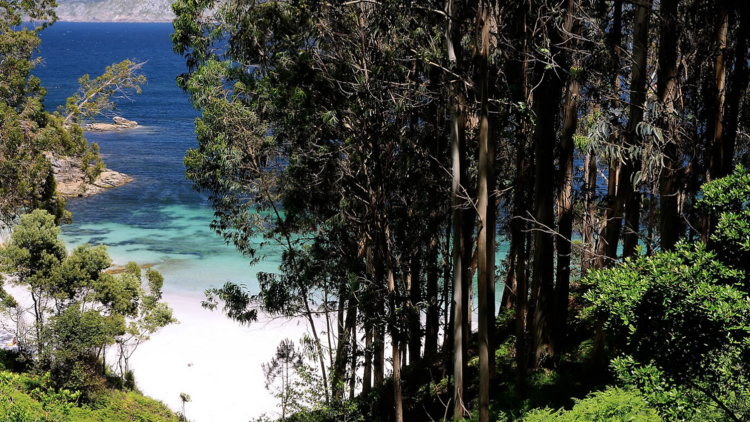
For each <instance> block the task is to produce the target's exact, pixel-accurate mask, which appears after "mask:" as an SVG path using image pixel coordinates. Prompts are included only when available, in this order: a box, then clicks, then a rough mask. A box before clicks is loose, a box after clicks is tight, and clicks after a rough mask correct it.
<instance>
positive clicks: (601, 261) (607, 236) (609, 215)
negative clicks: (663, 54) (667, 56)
mask: <svg viewBox="0 0 750 422" xmlns="http://www.w3.org/2000/svg"><path fill="white" fill-rule="evenodd" d="M612 13H613V17H612V18H613V19H612V29H611V30H610V37H611V54H612V60H613V63H612V69H613V76H612V88H613V92H612V94H611V95H612V109H615V110H616V109H618V108H619V107H620V105H619V104H620V102H619V97H620V71H619V69H620V44H621V42H622V3H621V2H615V7H614V11H613V12H612ZM612 124H613V126H616V125H617V124H618V122H617V121H613V122H612ZM613 138H615V142H616V141H617V139H616V138H617V134H615V135H613ZM619 172H620V163H619V161H618V160H617V159H616V158H615V157H610V160H609V169H608V171H607V178H608V180H607V196H606V203H607V205H606V209H605V210H604V223H603V225H602V231H601V233H600V234H599V240H598V242H599V244H598V247H597V250H596V252H597V253H596V260H595V262H594V268H596V269H598V268H603V267H604V266H605V265H609V264H610V263H611V262H612V261H613V260H614V259H615V258H616V257H617V246H618V243H619V242H620V228H621V227H622V214H621V213H620V214H617V213H616V210H615V203H616V197H617V179H618V173H619Z"/></svg>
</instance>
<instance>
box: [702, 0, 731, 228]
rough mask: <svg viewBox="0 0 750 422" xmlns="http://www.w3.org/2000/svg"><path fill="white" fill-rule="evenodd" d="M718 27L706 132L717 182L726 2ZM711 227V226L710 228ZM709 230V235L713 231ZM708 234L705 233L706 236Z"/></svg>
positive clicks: (712, 173)
mask: <svg viewBox="0 0 750 422" xmlns="http://www.w3.org/2000/svg"><path fill="white" fill-rule="evenodd" d="M716 3H717V4H716V7H717V10H716V27H715V31H716V32H715V33H714V34H715V35H714V49H715V50H716V52H717V54H716V59H715V61H714V84H713V86H712V88H713V91H714V92H713V94H714V95H713V98H709V101H711V102H712V104H711V107H710V108H709V110H712V111H713V118H712V119H711V120H709V122H708V127H707V129H706V132H707V134H708V136H709V142H710V144H709V145H708V146H709V148H710V151H711V161H710V163H709V168H708V172H709V174H708V180H709V181H711V180H715V179H718V178H720V177H721V176H722V163H723V155H724V136H723V130H724V126H723V123H724V121H723V120H724V101H725V98H726V96H725V94H726V91H725V88H726V67H727V64H726V62H727V54H726V49H727V30H728V28H729V13H728V11H727V5H726V0H718V1H717V2H716ZM709 227H710V226H709ZM711 229H712V228H711V227H710V228H709V231H708V232H709V233H710V231H711ZM706 235H707V234H706V233H704V236H706Z"/></svg>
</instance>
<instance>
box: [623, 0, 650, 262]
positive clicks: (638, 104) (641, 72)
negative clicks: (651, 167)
mask: <svg viewBox="0 0 750 422" xmlns="http://www.w3.org/2000/svg"><path fill="white" fill-rule="evenodd" d="M651 4H652V0H647V1H645V2H641V3H639V4H638V5H637V6H636V10H635V21H634V24H633V25H634V28H633V64H632V67H631V78H630V118H629V119H628V126H627V130H626V131H625V143H626V145H627V146H628V147H629V148H632V147H635V148H638V149H639V148H640V147H641V146H642V144H643V142H642V140H641V137H640V136H638V134H637V129H638V125H640V124H641V122H643V112H644V106H645V102H646V80H647V79H648V69H647V66H648V26H649V19H650V15H651V8H652V7H651ZM641 167H642V158H641V153H640V152H636V153H635V154H631V157H630V160H628V161H626V162H625V164H624V166H623V171H622V175H621V176H620V178H619V184H620V186H619V187H618V189H617V191H618V192H617V196H618V198H619V197H620V196H621V195H620V194H621V193H622V197H621V199H620V203H623V202H624V203H626V205H625V224H626V232H625V236H624V240H623V245H622V253H623V256H624V257H629V256H632V255H633V254H635V248H636V246H638V237H639V236H638V232H639V230H640V213H641V195H640V192H638V190H637V185H638V182H639V181H638V180H635V181H634V180H633V177H636V176H637V174H639V173H640V171H641ZM634 182H635V183H634Z"/></svg>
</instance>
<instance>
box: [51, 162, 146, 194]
mask: <svg viewBox="0 0 750 422" xmlns="http://www.w3.org/2000/svg"><path fill="white" fill-rule="evenodd" d="M46 156H47V159H49V161H50V163H51V164H52V171H53V172H54V174H55V181H57V193H58V194H60V195H62V196H64V197H87V196H92V195H96V194H97V193H100V192H102V191H104V190H106V189H110V188H115V187H118V186H122V185H124V184H127V183H130V182H132V181H133V178H132V177H130V176H128V175H127V174H123V173H120V172H117V171H114V170H109V169H105V170H104V171H103V172H102V174H100V175H99V177H97V178H96V180H94V183H87V182H86V177H85V176H84V173H83V170H82V169H81V160H80V159H79V158H71V157H57V156H54V155H52V154H46Z"/></svg>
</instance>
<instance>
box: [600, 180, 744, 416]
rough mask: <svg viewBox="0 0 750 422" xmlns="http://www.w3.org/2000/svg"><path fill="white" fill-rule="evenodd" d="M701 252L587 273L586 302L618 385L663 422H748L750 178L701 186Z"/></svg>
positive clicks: (684, 250) (689, 249) (685, 250)
mask: <svg viewBox="0 0 750 422" xmlns="http://www.w3.org/2000/svg"><path fill="white" fill-rule="evenodd" d="M699 206H700V207H702V208H703V209H704V210H706V212H707V213H708V215H709V217H710V218H711V219H712V221H714V222H715V223H712V224H714V227H715V229H714V230H715V231H714V234H713V236H712V237H711V241H710V242H709V243H708V244H703V243H699V244H697V245H687V244H680V245H678V246H677V248H676V250H675V251H673V252H661V253H658V254H657V255H655V256H652V257H644V256H639V257H637V258H635V259H633V260H628V261H626V262H625V264H624V265H621V266H618V267H616V268H612V269H608V270H604V271H598V272H594V273H593V274H592V275H591V276H590V277H589V278H588V281H587V282H588V283H589V284H590V285H591V290H590V291H589V292H588V293H587V294H586V298H587V299H588V300H589V302H590V303H591V310H593V311H594V312H595V313H596V314H597V315H598V316H599V317H601V318H603V319H604V320H605V321H606V330H607V332H608V342H609V343H610V346H612V348H613V350H616V351H617V354H618V355H617V357H616V358H615V360H614V361H613V363H612V367H613V369H614V371H615V373H616V374H617V376H618V377H619V378H620V380H621V381H622V382H624V383H627V384H629V385H634V386H637V387H638V388H639V389H640V390H641V392H642V393H643V394H644V397H645V398H646V400H647V401H648V402H649V403H650V404H651V405H653V406H654V407H655V408H656V409H658V410H659V412H660V414H661V416H662V417H663V418H664V419H668V420H748V419H750V390H749V389H748V381H749V380H748V378H747V375H746V369H747V362H748V361H749V360H748V359H749V358H750V283H748V273H747V271H748V269H749V268H750V267H749V266H748V258H749V257H750V211H748V208H749V207H750V176H748V174H747V172H746V171H744V170H743V169H737V170H736V171H735V173H734V174H733V175H731V176H729V177H727V178H725V179H720V180H716V181H714V182H711V183H708V184H706V185H705V186H704V190H703V197H702V199H701V201H700V203H699Z"/></svg>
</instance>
